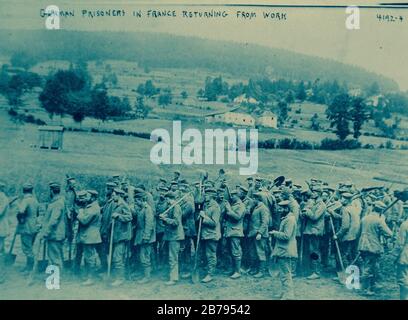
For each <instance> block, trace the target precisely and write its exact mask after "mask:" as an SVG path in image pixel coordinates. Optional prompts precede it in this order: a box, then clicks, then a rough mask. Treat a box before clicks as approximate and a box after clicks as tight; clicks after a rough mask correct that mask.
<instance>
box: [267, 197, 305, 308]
mask: <svg viewBox="0 0 408 320" xmlns="http://www.w3.org/2000/svg"><path fill="white" fill-rule="evenodd" d="M278 205H279V206H280V207H281V208H282V216H283V217H282V221H281V223H280V226H279V231H276V230H274V231H271V232H270V234H271V235H272V236H273V237H274V238H275V239H276V242H275V247H274V249H273V252H272V255H273V256H274V257H276V259H277V263H278V266H279V278H280V281H281V284H282V291H283V293H282V296H281V299H282V300H288V299H290V300H292V299H294V298H295V293H294V288H293V280H292V264H293V262H292V261H293V260H294V259H296V258H297V257H298V254H297V244H296V223H297V222H296V219H297V218H296V215H295V214H294V213H293V212H292V211H290V201H289V200H284V201H281V202H279V204H278Z"/></svg>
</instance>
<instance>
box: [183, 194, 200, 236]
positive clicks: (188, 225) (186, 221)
mask: <svg viewBox="0 0 408 320" xmlns="http://www.w3.org/2000/svg"><path fill="white" fill-rule="evenodd" d="M180 207H181V212H182V223H183V228H184V235H185V236H186V237H194V236H196V228H195V216H194V213H195V204H194V198H193V196H187V197H186V198H185V199H184V200H183V201H182V203H181V206H180Z"/></svg>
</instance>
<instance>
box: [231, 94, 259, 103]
mask: <svg viewBox="0 0 408 320" xmlns="http://www.w3.org/2000/svg"><path fill="white" fill-rule="evenodd" d="M234 103H235V104H258V101H257V100H256V99H254V98H252V97H249V98H248V97H246V95H245V94H242V95H240V96H238V97H236V98H235V99H234Z"/></svg>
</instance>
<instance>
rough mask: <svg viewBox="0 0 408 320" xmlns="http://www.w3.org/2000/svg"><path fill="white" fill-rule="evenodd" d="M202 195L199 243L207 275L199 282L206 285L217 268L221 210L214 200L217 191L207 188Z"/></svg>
mask: <svg viewBox="0 0 408 320" xmlns="http://www.w3.org/2000/svg"><path fill="white" fill-rule="evenodd" d="M204 193H205V196H204V207H203V210H201V211H200V213H199V219H202V222H201V223H202V226H201V243H202V248H203V251H204V253H205V257H206V259H207V275H206V276H205V277H204V278H203V279H202V280H201V281H202V282H204V283H208V282H210V281H212V280H213V275H214V272H215V268H216V266H217V245H218V241H219V240H220V238H221V224H220V215H221V210H220V206H219V205H218V203H217V202H216V201H215V200H214V198H215V196H216V195H217V191H216V190H215V189H214V188H212V187H210V186H208V187H206V189H205V192H204Z"/></svg>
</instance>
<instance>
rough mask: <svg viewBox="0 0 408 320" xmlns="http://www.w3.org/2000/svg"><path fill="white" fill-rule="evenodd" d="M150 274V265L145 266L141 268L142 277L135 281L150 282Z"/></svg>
mask: <svg viewBox="0 0 408 320" xmlns="http://www.w3.org/2000/svg"><path fill="white" fill-rule="evenodd" d="M151 274H152V268H151V267H146V268H144V270H143V278H142V279H140V280H139V281H138V282H137V283H138V284H145V283H148V282H150V280H151Z"/></svg>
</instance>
